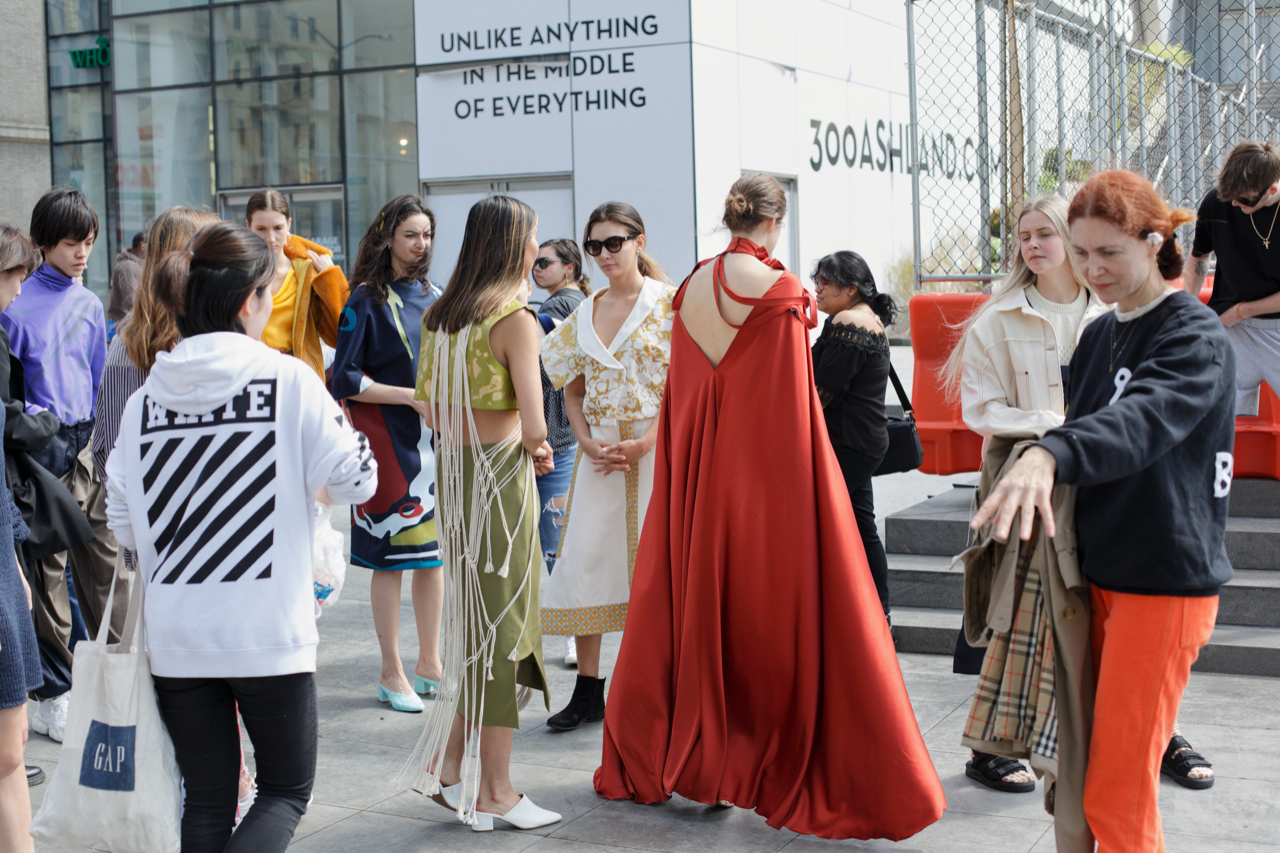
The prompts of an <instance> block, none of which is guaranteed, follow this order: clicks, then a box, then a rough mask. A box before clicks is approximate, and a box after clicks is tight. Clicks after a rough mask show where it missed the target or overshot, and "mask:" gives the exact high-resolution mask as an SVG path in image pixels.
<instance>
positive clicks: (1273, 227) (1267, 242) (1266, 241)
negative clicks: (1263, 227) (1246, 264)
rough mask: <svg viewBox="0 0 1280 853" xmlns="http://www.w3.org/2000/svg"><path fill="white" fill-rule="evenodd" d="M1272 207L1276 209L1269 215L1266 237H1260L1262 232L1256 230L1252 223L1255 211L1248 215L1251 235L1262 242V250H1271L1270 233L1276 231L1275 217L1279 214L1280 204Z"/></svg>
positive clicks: (1255, 225)
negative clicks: (1251, 227)
mask: <svg viewBox="0 0 1280 853" xmlns="http://www.w3.org/2000/svg"><path fill="white" fill-rule="evenodd" d="M1272 206H1273V207H1274V208H1275V209H1276V212H1275V213H1273V214H1271V227H1270V228H1268V229H1267V236H1265V237H1263V236H1262V232H1261V231H1259V230H1258V226H1257V224H1256V223H1255V222H1254V221H1253V213H1257V211H1256V210H1255V211H1254V212H1253V213H1250V214H1249V224H1250V225H1252V226H1253V233H1254V234H1257V235H1258V239H1259V240H1261V241H1262V248H1263V249H1270V248H1271V232H1272V231H1274V230H1276V215H1277V214H1280V204H1275V205H1272Z"/></svg>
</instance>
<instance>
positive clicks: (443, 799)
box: [431, 782, 462, 812]
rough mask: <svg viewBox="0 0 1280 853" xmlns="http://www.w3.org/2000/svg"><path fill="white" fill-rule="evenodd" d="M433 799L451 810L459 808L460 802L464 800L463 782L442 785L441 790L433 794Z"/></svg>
mask: <svg viewBox="0 0 1280 853" xmlns="http://www.w3.org/2000/svg"><path fill="white" fill-rule="evenodd" d="M431 799H432V800H434V801H435V802H437V803H439V804H440V805H442V806H444V807H445V808H446V809H449V810H450V811H455V812H456V811H457V810H458V803H459V801H461V800H462V783H461V782H458V783H457V784H454V785H441V786H440V790H439V791H437V792H436V793H434V794H432V795H431Z"/></svg>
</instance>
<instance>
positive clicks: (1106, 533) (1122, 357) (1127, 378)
mask: <svg viewBox="0 0 1280 853" xmlns="http://www.w3.org/2000/svg"><path fill="white" fill-rule="evenodd" d="M1235 376H1236V357H1235V349H1234V348H1233V347H1232V345H1231V341H1230V340H1229V339H1228V338H1227V335H1226V332H1225V331H1224V330H1223V328H1222V323H1221V321H1220V320H1219V319H1218V317H1217V315H1216V314H1215V313H1214V312H1213V311H1211V310H1210V309H1208V308H1206V307H1205V306H1204V305H1202V304H1200V300H1198V299H1196V298H1195V297H1194V296H1192V295H1191V294H1189V293H1185V292H1183V291H1178V292H1176V293H1173V294H1171V295H1169V296H1167V297H1166V298H1164V299H1163V301H1161V302H1160V304H1158V305H1156V306H1155V307H1154V308H1153V309H1152V310H1151V311H1149V312H1148V313H1146V314H1144V315H1142V316H1140V317H1136V318H1134V319H1132V320H1130V321H1128V322H1120V321H1119V320H1118V319H1117V317H1116V314H1115V312H1112V313H1110V314H1106V315H1104V316H1102V317H1099V318H1098V319H1097V320H1095V321H1093V322H1092V323H1090V324H1089V326H1088V327H1086V328H1085V331H1084V334H1083V336H1082V337H1081V339H1080V344H1079V346H1078V347H1077V348H1076V351H1075V356H1074V358H1073V359H1072V361H1071V374H1070V384H1069V386H1068V389H1067V419H1066V422H1065V423H1064V424H1063V425H1062V426H1061V427H1059V428H1057V429H1054V430H1050V431H1049V432H1047V433H1046V434H1045V436H1044V438H1043V439H1042V440H1041V441H1040V446H1041V447H1043V448H1045V449H1046V450H1048V451H1049V452H1050V453H1052V454H1053V456H1054V458H1055V459H1056V460H1057V462H1058V474H1057V481H1058V482H1059V483H1067V484H1071V485H1076V486H1078V487H1079V491H1078V493H1077V496H1076V538H1077V541H1078V545H1079V549H1080V565H1081V568H1082V569H1083V571H1084V573H1085V575H1086V576H1087V577H1088V578H1089V579H1090V580H1091V581H1092V582H1093V583H1095V584H1097V585H1098V586H1100V587H1102V588H1103V589H1108V590H1112V591H1115V592H1131V593H1140V594H1147V595H1180V596H1207V595H1217V593H1218V588H1219V587H1220V586H1222V584H1224V583H1226V582H1227V581H1229V580H1230V579H1231V574H1232V573H1231V564H1230V563H1229V562H1228V560H1227V551H1226V546H1225V544H1224V535H1225V533H1226V524H1227V498H1228V494H1229V492H1230V489H1231V473H1232V464H1233V459H1232V455H1231V453H1232V449H1233V447H1234V444H1235Z"/></svg>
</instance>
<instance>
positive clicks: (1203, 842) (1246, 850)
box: [1031, 832, 1280, 853]
mask: <svg viewBox="0 0 1280 853" xmlns="http://www.w3.org/2000/svg"><path fill="white" fill-rule="evenodd" d="M1164 845H1165V851H1166V853H1275V851H1276V850H1277V849H1278V848H1280V844H1275V843H1267V842H1262V843H1254V842H1251V841H1228V840H1226V839H1222V838H1203V837H1200V836H1197V835H1179V834H1177V833H1172V832H1166V833H1165V834H1164ZM1031 853H1057V846H1056V845H1055V844H1054V841H1053V833H1052V832H1048V833H1046V834H1045V836H1044V838H1041V839H1040V842H1039V843H1038V844H1036V846H1035V847H1033V848H1031Z"/></svg>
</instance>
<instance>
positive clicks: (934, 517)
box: [884, 481, 1280, 570]
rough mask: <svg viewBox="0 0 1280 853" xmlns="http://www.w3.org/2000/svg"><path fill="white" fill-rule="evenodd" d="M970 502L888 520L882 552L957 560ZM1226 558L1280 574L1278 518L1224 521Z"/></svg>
mask: <svg viewBox="0 0 1280 853" xmlns="http://www.w3.org/2000/svg"><path fill="white" fill-rule="evenodd" d="M1241 482H1249V481H1241ZM1253 482H1257V481H1253ZM1263 482H1265V483H1270V482H1272V481H1263ZM1271 491H1272V490H1271V488H1270V486H1269V485H1268V486H1263V487H1260V488H1254V487H1252V486H1251V487H1246V491H1245V494H1246V496H1247V497H1248V498H1249V500H1247V501H1245V502H1244V503H1245V505H1246V507H1248V506H1249V505H1251V504H1252V505H1256V504H1258V503H1263V501H1261V500H1255V499H1256V498H1257V495H1259V494H1262V495H1263V496H1265V495H1267V494H1269V493H1270V492H1271ZM972 500H973V490H972V489H970V488H967V487H955V488H951V489H948V490H947V491H945V492H943V493H941V494H939V495H936V496H934V497H932V498H929V499H928V500H927V501H922V502H920V503H918V504H916V505H915V506H912V507H908V508H907V509H904V510H901V511H900V512H895V513H894V514H892V515H890V516H888V517H887V518H885V521H884V529H885V542H884V544H885V550H887V551H890V552H892V553H897V554H922V555H935V556H943V557H951V556H954V555H956V554H959V553H960V552H961V551H963V550H964V549H965V548H967V547H968V543H969V517H970V507H971V502H972ZM1227 557H1228V558H1229V559H1230V560H1231V565H1232V566H1234V567H1235V568H1237V569H1266V570H1280V516H1277V517H1239V516H1232V517H1230V518H1228V519H1227Z"/></svg>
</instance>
